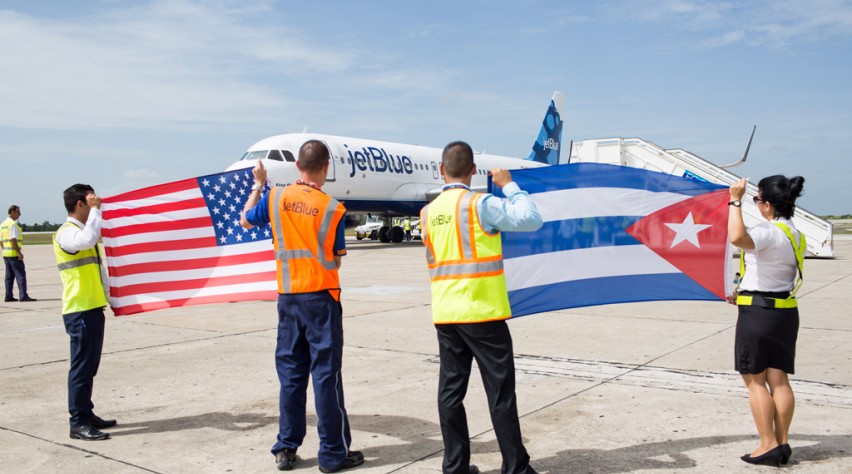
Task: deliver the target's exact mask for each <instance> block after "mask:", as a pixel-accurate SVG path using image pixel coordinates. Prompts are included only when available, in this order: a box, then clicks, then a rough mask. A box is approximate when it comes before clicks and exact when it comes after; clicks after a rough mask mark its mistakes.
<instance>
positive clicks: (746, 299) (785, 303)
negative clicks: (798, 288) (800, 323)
mask: <svg viewBox="0 0 852 474" xmlns="http://www.w3.org/2000/svg"><path fill="white" fill-rule="evenodd" d="M737 306H759V307H761V308H770V309H771V308H780V309H787V308H796V307H798V306H799V302H798V300H796V297H795V296H788V297H786V298H772V297H769V296H763V295H758V294H753V295H737Z"/></svg>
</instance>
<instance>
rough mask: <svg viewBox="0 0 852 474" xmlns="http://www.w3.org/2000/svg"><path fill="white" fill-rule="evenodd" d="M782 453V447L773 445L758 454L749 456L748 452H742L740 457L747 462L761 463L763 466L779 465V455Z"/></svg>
mask: <svg viewBox="0 0 852 474" xmlns="http://www.w3.org/2000/svg"><path fill="white" fill-rule="evenodd" d="M783 455H784V449H783V448H782V447H781V446H775V447H774V448H772V449H770V450H769V451H767V452H765V453H763V454H761V455H760V456H755V457H751V455H749V454H744V455H742V456H741V457H740V459H742V460H743V461H745V462H747V463H749V464H763V465H765V466H775V467H778V466H780V465H781V457H782V456H783Z"/></svg>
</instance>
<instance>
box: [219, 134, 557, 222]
mask: <svg viewBox="0 0 852 474" xmlns="http://www.w3.org/2000/svg"><path fill="white" fill-rule="evenodd" d="M311 139H314V140H319V141H321V142H323V143H325V144H326V146H328V149H329V151H330V152H331V163H330V164H329V169H328V176H327V178H326V183H325V185H324V186H323V191H325V192H326V193H328V194H330V195H331V196H333V197H334V198H336V199H337V200H339V201H341V202H343V203H344V205H345V206H346V208H347V210H348V211H349V212H350V213H368V212H369V213H378V214H386V215H399V216H415V215H417V214H418V213H419V212H420V209H421V208H422V207H423V206H424V205H426V203H427V202H428V200H429V197H430V196H434V195H436V194H437V193H438V192H439V191H440V189H441V187H442V186H443V185H444V180H443V178H442V177H441V174H440V171H439V164H440V163H441V153H442V151H443V150H442V149H441V148H432V147H425V146H418V145H406V144H402V143H391V142H383V141H378V140H366V139H361V138H350V137H340V136H333V135H322V134H314V133H291V134H285V135H276V136H274V137H269V138H266V139H264V140H261V141H259V142H257V143H255V144H254V145H252V146H251V147H250V148H249V149H248V150H247V151H246V153H245V154H244V155H243V157H242V158H241V159H240V160H239V161H237V162H236V163H234V164H232V165H231V166H229V167H228V170H234V169H241V168H247V167H253V166H254V165H255V164H256V163H257V160H258V159H263V164H264V166H265V167H266V168H267V170H268V178H269V181H270V184H271V185H277V186H283V185H286V184H291V183H294V182H295V181H296V179H298V178H299V171H298V170H297V169H296V164H295V160H296V157H297V156H298V153H299V148H300V147H301V146H302V144H303V143H304V142H305V141H307V140H311ZM474 162H475V163H476V167H477V171H476V174H475V175H474V177H473V180H472V183H471V187H472V188H475V189H482V190H484V189H485V187H486V185H487V179H488V178H487V177H488V170H490V169H491V168H495V167H499V168H505V169H510V170H511V169H520V168H532V167H539V166H546V165H545V164H543V163H539V162H536V161H529V160H523V159H520V158H512V157H506V156H497V155H486V154H477V155H475V156H474Z"/></svg>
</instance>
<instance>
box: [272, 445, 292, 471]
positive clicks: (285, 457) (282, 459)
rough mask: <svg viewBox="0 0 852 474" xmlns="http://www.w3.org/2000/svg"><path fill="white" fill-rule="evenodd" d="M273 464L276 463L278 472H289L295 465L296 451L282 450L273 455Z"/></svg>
mask: <svg viewBox="0 0 852 474" xmlns="http://www.w3.org/2000/svg"><path fill="white" fill-rule="evenodd" d="M275 462H276V463H278V470H279V471H289V470H291V469H293V465H295V464H296V451H290V450H289V449H284V450H283V451H279V452H278V454H276V455H275Z"/></svg>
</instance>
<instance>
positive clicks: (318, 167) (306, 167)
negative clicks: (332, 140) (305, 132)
mask: <svg viewBox="0 0 852 474" xmlns="http://www.w3.org/2000/svg"><path fill="white" fill-rule="evenodd" d="M330 159H331V155H330V154H329V152H328V147H327V146H325V143H323V142H321V141H319V140H308V141H306V142H305V143H303V144H302V147H301V148H299V169H301V170H302V171H306V172H308V173H319V172H320V171H322V169H323V167H324V166H326V165H328V162H329V160H330Z"/></svg>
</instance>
